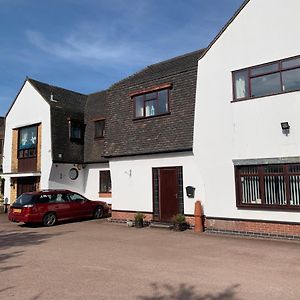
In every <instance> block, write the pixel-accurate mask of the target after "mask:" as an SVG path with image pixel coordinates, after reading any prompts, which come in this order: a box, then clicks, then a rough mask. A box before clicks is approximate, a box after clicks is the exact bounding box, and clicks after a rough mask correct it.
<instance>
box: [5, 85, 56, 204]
mask: <svg viewBox="0 0 300 300" xmlns="http://www.w3.org/2000/svg"><path fill="white" fill-rule="evenodd" d="M36 123H42V144H41V179H40V187H41V188H42V189H44V188H48V179H49V174H50V169H51V164H52V150H51V129H50V106H49V104H48V103H47V102H46V101H45V100H44V99H43V98H42V96H41V95H40V94H39V93H38V92H37V91H36V90H35V88H34V87H33V86H32V85H31V84H30V83H29V82H28V81H27V82H26V83H25V85H24V86H23V88H22V90H21V92H20V94H19V95H18V97H17V99H16V101H15V103H14V105H13V107H12V108H11V110H10V112H9V114H8V115H7V116H6V125H5V141H4V157H3V173H11V155H12V130H13V129H14V128H17V127H23V126H28V125H31V124H36ZM4 177H5V179H6V180H5V191H4V197H5V198H8V199H9V200H10V176H9V175H6V176H4Z"/></svg>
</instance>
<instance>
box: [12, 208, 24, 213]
mask: <svg viewBox="0 0 300 300" xmlns="http://www.w3.org/2000/svg"><path fill="white" fill-rule="evenodd" d="M20 212H22V209H20V208H14V213H20Z"/></svg>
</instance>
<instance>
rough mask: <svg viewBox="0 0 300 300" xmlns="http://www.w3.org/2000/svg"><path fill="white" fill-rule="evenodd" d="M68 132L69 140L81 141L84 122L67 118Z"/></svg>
mask: <svg viewBox="0 0 300 300" xmlns="http://www.w3.org/2000/svg"><path fill="white" fill-rule="evenodd" d="M69 133H70V141H71V142H81V143H82V142H83V137H84V124H83V123H82V122H80V121H75V120H69Z"/></svg>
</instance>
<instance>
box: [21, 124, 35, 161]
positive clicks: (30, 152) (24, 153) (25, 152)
mask: <svg viewBox="0 0 300 300" xmlns="http://www.w3.org/2000/svg"><path fill="white" fill-rule="evenodd" d="M31 127H32V128H33V127H35V131H36V143H35V144H34V146H32V147H26V148H22V149H21V148H20V138H21V132H22V130H23V129H28V128H31ZM37 145H38V125H36V124H34V125H29V126H24V127H20V128H18V146H17V153H18V155H17V157H18V159H26V158H36V157H37Z"/></svg>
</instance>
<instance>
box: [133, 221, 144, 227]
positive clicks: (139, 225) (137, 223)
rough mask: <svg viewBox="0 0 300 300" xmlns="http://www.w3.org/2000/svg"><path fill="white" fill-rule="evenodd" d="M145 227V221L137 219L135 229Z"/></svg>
mask: <svg viewBox="0 0 300 300" xmlns="http://www.w3.org/2000/svg"><path fill="white" fill-rule="evenodd" d="M143 226H144V222H143V219H137V220H135V223H134V227H135V228H142V227H143Z"/></svg>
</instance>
